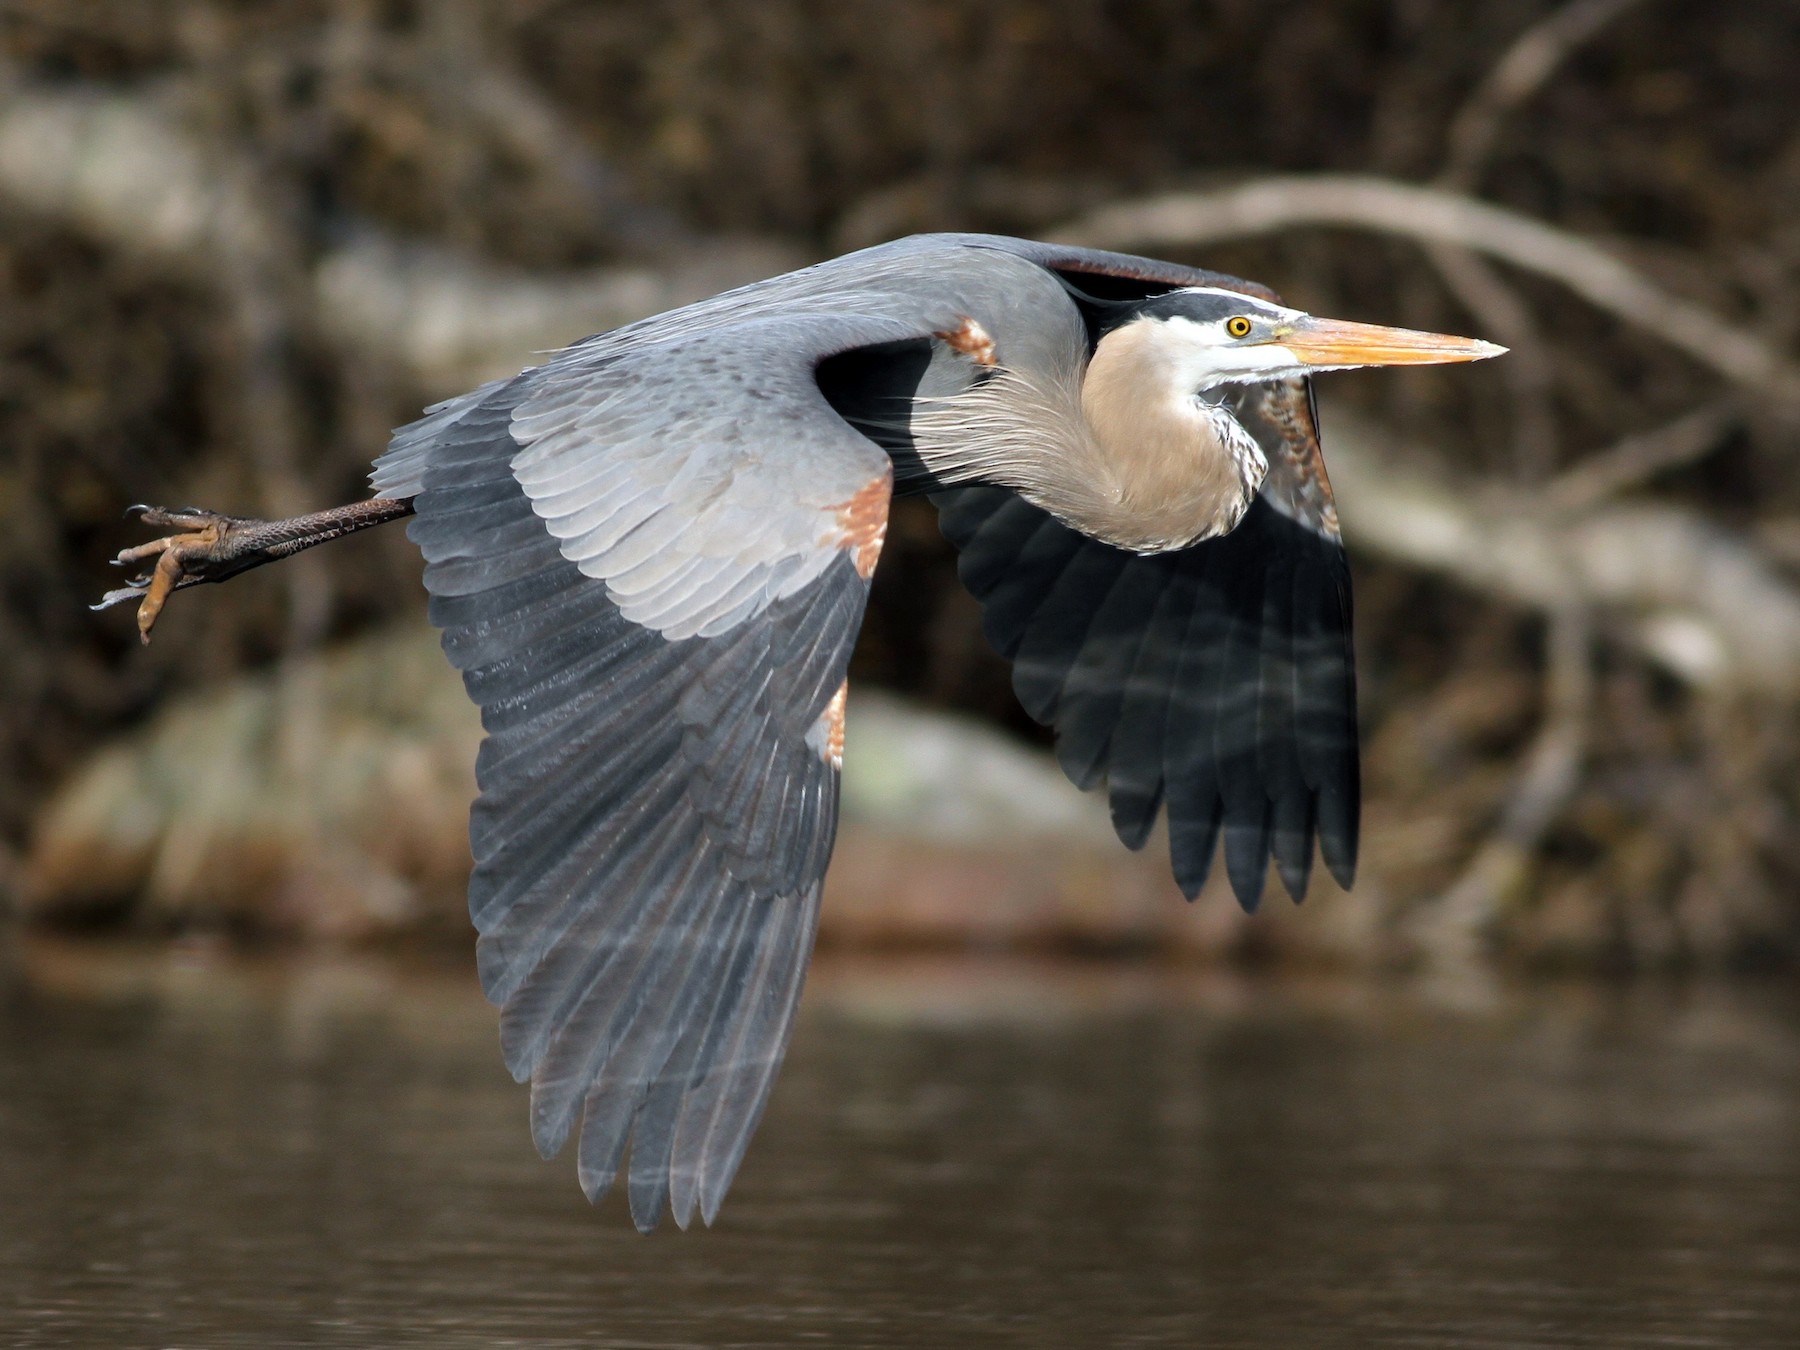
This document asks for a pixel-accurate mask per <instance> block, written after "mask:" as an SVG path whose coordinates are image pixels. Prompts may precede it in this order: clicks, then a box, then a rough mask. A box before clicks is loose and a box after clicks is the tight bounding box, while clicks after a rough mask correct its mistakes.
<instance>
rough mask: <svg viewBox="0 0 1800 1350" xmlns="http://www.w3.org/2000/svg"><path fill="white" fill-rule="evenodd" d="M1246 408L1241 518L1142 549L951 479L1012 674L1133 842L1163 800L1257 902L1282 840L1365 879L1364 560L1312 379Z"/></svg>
mask: <svg viewBox="0 0 1800 1350" xmlns="http://www.w3.org/2000/svg"><path fill="white" fill-rule="evenodd" d="M1017 251H1018V252H1020V253H1021V254H1022V255H1024V256H1028V257H1030V258H1032V259H1033V260H1034V261H1036V262H1038V263H1039V264H1040V265H1041V266H1044V267H1047V268H1050V269H1052V270H1054V271H1057V272H1059V273H1062V274H1064V275H1066V276H1067V277H1069V279H1070V280H1071V281H1073V282H1074V283H1075V284H1076V285H1077V286H1078V287H1080V288H1081V289H1083V290H1085V291H1086V292H1088V293H1090V294H1096V295H1105V298H1113V296H1112V295H1111V294H1107V292H1108V291H1109V288H1110V290H1111V291H1113V292H1116V293H1117V295H1119V296H1128V295H1144V294H1151V293H1154V292H1155V291H1157V290H1162V289H1168V288H1170V287H1174V286H1189V285H1208V286H1222V287H1226V288H1229V289H1236V290H1241V291H1244V292H1245V293H1247V294H1252V295H1256V296H1258V297H1261V298H1265V299H1274V298H1275V297H1274V295H1273V293H1272V292H1270V291H1268V290H1267V289H1266V288H1264V287H1261V286H1257V285H1254V284H1253V283H1249V282H1244V281H1240V280H1238V279H1237V278H1234V277H1227V276H1222V275H1220V274H1218V273H1212V272H1202V271H1198V270H1195V269H1190V268H1183V267H1178V266H1175V265H1173V264H1168V263H1157V262H1152V261H1149V260H1146V259H1142V258H1132V257H1127V256H1124V255H1119V254H1111V253H1101V252H1096V251H1092V250H1085V249H1076V248H1068V247H1062V246H1055V245H1046V244H1022V245H1019V246H1018V248H1017ZM1233 397H1234V401H1235V404H1236V412H1237V414H1238V417H1239V419H1240V421H1242V422H1243V424H1244V426H1245V427H1246V428H1247V429H1248V430H1249V431H1250V432H1251V434H1252V435H1254V436H1255V437H1256V438H1257V440H1258V442H1259V443H1260V444H1261V446H1262V447H1263V450H1264V453H1265V454H1266V455H1267V457H1268V460H1269V473H1268V475H1267V477H1266V478H1265V480H1264V482H1263V486H1262V491H1261V493H1260V495H1259V497H1258V500H1257V501H1256V502H1255V503H1254V504H1253V505H1252V507H1251V509H1250V511H1249V512H1248V513H1247V514H1246V516H1245V518H1244V520H1243V521H1242V522H1241V523H1240V524H1239V525H1238V527H1237V528H1236V529H1235V530H1233V531H1232V532H1231V533H1230V534H1228V535H1225V536H1222V537H1220V538H1217V539H1211V540H1208V541H1206V542H1204V543H1201V544H1198V545H1195V546H1194V547H1191V548H1187V549H1182V550H1178V551H1175V552H1170V553H1162V554H1156V555H1152V556H1142V555H1137V554H1132V553H1127V552H1124V551H1122V550H1119V549H1115V548H1112V547H1110V546H1108V545H1106V544H1102V543H1100V542H1098V541H1096V540H1093V539H1089V538H1087V537H1085V536H1083V535H1081V534H1079V533H1077V532H1076V531H1074V530H1071V529H1069V528H1068V527H1067V526H1064V525H1062V524H1060V523H1059V522H1057V521H1056V520H1054V519H1052V518H1051V517H1050V516H1049V515H1048V514H1046V513H1045V512H1043V511H1040V510H1039V509H1037V508H1036V507H1033V506H1031V505H1030V504H1029V503H1027V502H1025V501H1023V500H1022V499H1020V498H1018V497H1016V496H1014V495H1013V494H1012V493H1010V492H1008V491H1006V490H1004V489H999V488H988V487H969V488H956V489H952V490H950V491H946V492H939V493H935V494H933V500H934V501H935V502H936V503H937V505H938V507H939V521H940V524H941V525H942V527H943V530H944V533H945V534H946V535H947V536H948V537H949V539H950V540H951V542H952V543H953V544H955V545H956V547H957V549H958V550H959V552H960V554H961V558H960V561H959V572H960V574H961V576H962V579H963V581H964V583H965V584H966V585H967V586H968V587H969V589H970V590H971V591H972V592H973V593H974V595H975V596H976V598H977V599H978V600H979V601H980V602H981V604H982V609H983V623H984V626H985V628H986V631H987V634H988V637H989V639H990V640H991V641H992V642H993V643H994V645H995V646H996V647H997V648H998V649H999V651H1000V652H1001V653H1002V654H1003V655H1004V656H1006V657H1007V658H1008V659H1009V660H1010V661H1012V663H1013V686H1014V689H1015V690H1016V691H1017V693H1018V695H1019V698H1020V701H1021V702H1022V703H1023V704H1024V706H1025V709H1026V711H1027V712H1029V713H1030V714H1031V715H1032V716H1033V717H1034V718H1035V719H1037V720H1038V721H1039V722H1042V723H1044V724H1045V725H1048V726H1051V727H1054V728H1055V730H1056V737H1057V756H1058V759H1059V760H1060V761H1061V763H1062V766H1063V769H1064V771H1065V772H1066V773H1067V774H1068V775H1069V777H1070V778H1071V779H1072V780H1073V781H1074V782H1075V783H1076V784H1078V785H1079V786H1081V787H1083V788H1088V787H1092V786H1095V785H1097V784H1099V783H1101V782H1102V781H1104V782H1105V783H1106V785H1107V788H1108V792H1109V796H1110V803H1111V807H1112V816H1113V825H1114V828H1115V829H1116V830H1117V832H1118V835H1119V838H1120V839H1121V840H1122V841H1124V842H1125V843H1126V844H1127V845H1128V846H1130V847H1132V848H1141V847H1142V846H1143V844H1144V842H1145V840H1146V839H1147V837H1148V836H1149V833H1150V829H1151V827H1152V826H1153V825H1154V823H1155V820H1156V816H1157V812H1158V810H1159V809H1160V808H1162V807H1163V806H1164V805H1165V804H1166V806H1167V809H1168V819H1169V844H1170V852H1171V857H1172V862H1173V864H1174V869H1175V876H1176V880H1177V881H1178V882H1179V884H1180V885H1181V888H1182V890H1183V891H1184V892H1185V893H1186V894H1187V895H1188V896H1189V897H1190V898H1191V897H1193V896H1194V895H1196V894H1197V893H1198V892H1199V890H1200V887H1201V886H1202V885H1203V884H1204V883H1205V880H1206V876H1207V873H1208V871H1209V870H1210V868H1211V865H1212V859H1213V855H1214V852H1215V850H1216V847H1217V843H1218V840H1219V837H1220V835H1221V834H1223V836H1224V841H1225V864H1226V873H1227V875H1228V877H1229V878H1230V881H1231V886H1232V889H1233V891H1234V892H1235V893H1236V895H1237V897H1238V900H1239V901H1240V902H1241V903H1242V904H1243V905H1244V907H1245V908H1246V909H1254V908H1255V907H1256V905H1257V903H1258V902H1259V900H1260V899H1261V896H1262V891H1263V883H1264V879H1265V877H1266V875H1267V871H1268V865H1269V860H1270V858H1271V857H1272V858H1273V859H1274V861H1275V864H1276V868H1277V870H1278V871H1279V873H1280V875H1281V878H1282V882H1283V884H1284V885H1285V886H1286V888H1287V890H1288V893H1289V894H1290V895H1292V896H1293V897H1294V898H1295V899H1296V900H1298V899H1300V898H1301V897H1302V896H1303V895H1304V894H1305V891H1306V885H1307V880H1308V877H1309V875H1310V871H1311V865H1312V857H1313V841H1314V838H1315V837H1316V838H1317V839H1318V841H1319V851H1320V853H1321V854H1322V855H1323V857H1324V860H1325V864H1326V866H1327V868H1329V870H1330V871H1331V873H1332V875H1333V877H1334V878H1335V879H1336V880H1337V882H1338V883H1339V884H1340V885H1342V886H1345V887H1348V886H1349V885H1350V884H1351V882H1352V880H1353V878H1354V875H1355V870H1356V849H1357V834H1358V829H1359V818H1360V800H1361V793H1360V770H1359V765H1358V754H1357V739H1356V680H1355V667H1354V656H1353V652H1352V649H1351V602H1350V575H1349V569H1348V566H1347V562H1346V559H1345V555H1344V549H1343V542H1342V540H1341V538H1340V537H1339V534H1338V523H1337V512H1336V508H1335V505H1334V504H1333V501H1332V496H1331V485H1330V482H1329V481H1328V480H1327V478H1326V476H1325V467H1324V461H1323V458H1322V456H1321V454H1320V450H1319V440H1318V429H1317V423H1316V420H1315V418H1314V415H1313V408H1312V395H1311V390H1310V388H1309V387H1308V385H1307V384H1306V382H1305V381H1300V380H1294V381H1287V382H1282V383H1275V384H1260V385H1244V386H1240V387H1239V388H1238V389H1237V390H1236V391H1235V392H1234V395H1233Z"/></svg>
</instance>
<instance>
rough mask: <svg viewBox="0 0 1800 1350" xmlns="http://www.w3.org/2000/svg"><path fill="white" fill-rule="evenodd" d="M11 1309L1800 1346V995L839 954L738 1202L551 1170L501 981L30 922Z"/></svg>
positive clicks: (1064, 1335)
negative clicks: (890, 962) (174, 948)
mask: <svg viewBox="0 0 1800 1350" xmlns="http://www.w3.org/2000/svg"><path fill="white" fill-rule="evenodd" d="M4 988H5V989H6V993H5V995H4V998H0V1343H4V1344H7V1345H26V1346H30V1345H50V1344H77V1345H96V1346H99V1345H134V1346H140V1345H141V1346H273V1345H284V1344H293V1345H301V1344H304V1345H341V1346H377V1345H404V1344H415V1343H421V1344H422V1343H429V1344H431V1345H434V1346H465V1345H493V1344H522V1345H582V1346H589V1345H593V1346H677V1345H697V1346H733V1345H745V1346H762V1345H793V1344H818V1345H826V1346H834V1347H836V1346H864V1345H867V1346H933V1347H938V1346H971V1345H973V1346H981V1345H1017V1346H1052V1345H1059V1346H1060V1345H1069V1346H1100V1345H1106V1346H1113V1345H1226V1346H1282V1347H1312V1346H1320V1347H1323V1346H1370V1345H1397V1346H1412V1345H1419V1346H1425V1345H1432V1346H1438V1345H1445V1346H1448V1345H1455V1346H1508V1347H1512V1346H1540V1345H1541V1346H1559V1347H1560V1346H1576V1345H1605V1346H1618V1345H1671V1346H1712V1345H1752V1346H1786V1345H1795V1344H1800V1002H1797V1001H1796V1000H1795V999H1794V998H1793V997H1791V996H1788V995H1786V994H1785V993H1783V992H1781V991H1777V990H1771V989H1761V990H1756V991H1751V992H1744V991H1736V992H1732V993H1726V992H1722V991H1694V990H1688V991H1685V992H1672V991H1668V990H1661V991H1648V990H1635V991H1628V992H1619V991H1612V992H1594V991H1585V992H1583V991H1570V990H1566V989H1522V990H1508V991H1502V992H1500V993H1498V994H1495V995H1493V996H1492V997H1489V998H1484V999H1479V1000H1472V999H1468V998H1464V999H1461V1000H1459V1001H1458V1002H1455V1003H1445V1002H1443V1001H1440V1000H1436V999H1433V998H1431V997H1429V996H1425V995H1420V994H1397V993H1392V992H1388V993H1381V992H1376V991H1372V990H1370V989H1368V988H1360V989H1359V988H1356V987H1341V986H1332V987H1322V986H1319V985H1316V984H1315V985H1293V984H1270V985H1256V984H1247V983H1241V982H1233V981H1229V980H1221V979H1219V978H1217V977H1202V976H1197V975H1193V974H1191V973H1189V974H1167V973H1165V974H1161V975H1144V974H1131V973H1108V972H1105V971H1100V970H1093V969H1088V970H1078V971H1075V972H1069V971H1066V970H1065V971H1061V972H1058V971H1056V970H1054V969H1030V968H1024V967H1020V966H1007V965H998V966H982V965H965V966H960V967H943V966H937V967H927V968H921V969H914V970H912V971H907V972H895V971H894V970H893V968H891V967H884V966H857V965H849V964H845V963H842V962H835V963H834V962H827V963H826V964H825V965H824V966H823V967H822V968H821V970H820V972H819V974H818V976H817V978H816V979H815V982H814V986H813V988H812V990H811V992H810V994H809V1002H808V1011H807V1016H806V1020H805V1022H804V1024H803V1026H802V1029H801V1032H800V1034H799V1037H798V1039H797V1041H796V1043H795V1046H794V1050H793V1054H792V1056H791V1058H790V1060H789V1064H788V1068H787V1072H786V1074H785V1075H784V1078H783V1080H782V1083H781V1086H780V1088H779V1090H778V1093H777V1096H776V1099H775V1103H774V1106H773V1107H772V1109H771V1110H770V1113H769V1116H768V1118H767V1120H766V1121H765V1123H764V1125H763V1127H762V1131H761V1134H760V1136H759V1137H758V1139H757V1141H756V1144H755V1145H754V1146H753V1148H752V1151H751V1154H750V1158H749V1161H748V1163H747V1165H746V1167H745V1171H744V1174H743V1175H742V1177H741V1178H740V1180H739V1183H738V1186H737V1188H736V1190H735V1192H734V1194H733V1195H732V1197H731V1199H730V1200H729V1202H728V1203H727V1205H726V1209H725V1214H724V1216H723V1218H722V1220H721V1224H720V1227H719V1228H718V1229H717V1230H715V1231H713V1232H710V1233H709V1232H696V1233H690V1234H687V1235H685V1236H683V1235H680V1234H677V1233H675V1232H673V1230H670V1231H668V1232H665V1233H661V1234H659V1235H657V1236H656V1237H654V1238H651V1239H648V1240H645V1239H642V1238H639V1237H638V1236H636V1234H635V1233H633V1232H632V1231H631V1230H630V1228H629V1225H628V1223H627V1222H626V1219H625V1216H624V1213H623V1207H622V1205H618V1204H609V1205H608V1206H607V1207H606V1208H605V1209H604V1210H603V1211H602V1212H601V1213H599V1214H595V1213H593V1212H591V1211H590V1210H589V1209H588V1208H587V1206H586V1204H585V1203H584V1202H582V1201H581V1199H580V1197H579V1193H578V1191H577V1190H576V1187H575V1185H574V1180H573V1166H572V1164H568V1163H559V1164H552V1165H544V1164H542V1163H540V1162H538V1161H537V1159H536V1156H535V1155H534V1154H533V1153H532V1152H531V1149H530V1145H529V1142H528V1140H527V1136H526V1125H525V1101H524V1097H523V1094H522V1093H521V1091H520V1090H519V1089H517V1088H515V1087H514V1086H513V1084H512V1083H511V1081H510V1080H509V1079H508V1078H507V1077H506V1075H505V1074H504V1072H503V1071H502V1070H501V1069H500V1067H499V1064H498V1056H497V1054H496V1051H495V1043H494V1023H493V1015H492V1014H491V1012H489V1010H488V1009H487V1008H486V1005H485V1004H483V1003H482V1002H481V1001H480V999H479V998H478V997H477V996H476V995H475V994H474V993H473V992H472V978H471V977H470V976H469V975H468V974H467V973H466V972H464V971H461V970H456V971H430V970H427V971H419V970H407V969H404V968H400V967H396V966H394V965H392V964H388V963H383V962H379V961H354V960H344V959H339V960H308V961H304V962H281V963H262V964H244V963H240V962H231V961H224V960H219V959H203V958H199V957H196V956H194V955H192V954H189V955H186V956H181V955H175V956H170V955H155V954H146V955H132V954H121V953H113V954H95V953H91V952H85V951H82V950H80V949H71V948H61V947H48V948H46V947H36V946H34V947H32V948H31V949H29V950H28V951H27V952H26V953H25V954H24V955H23V956H22V958H21V959H20V961H19V964H18V969H17V970H16V972H15V973H14V974H13V975H12V976H11V977H9V978H8V979H7V980H6V981H5V982H4Z"/></svg>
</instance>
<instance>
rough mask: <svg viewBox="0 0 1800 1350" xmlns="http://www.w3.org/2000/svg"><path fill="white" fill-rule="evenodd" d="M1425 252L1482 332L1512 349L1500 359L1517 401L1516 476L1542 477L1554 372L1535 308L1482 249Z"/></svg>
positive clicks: (1547, 462)
mask: <svg viewBox="0 0 1800 1350" xmlns="http://www.w3.org/2000/svg"><path fill="white" fill-rule="evenodd" d="M1425 251H1426V254H1427V256H1428V257H1430V259H1431V261H1432V263H1433V264H1434V265H1435V266H1436V267H1437V270H1438V275H1439V276H1441V277H1443V279H1444V284H1445V285H1447V286H1448V287H1449V288H1450V291H1451V293H1452V294H1453V295H1455V296H1456V298H1457V299H1458V300H1460V301H1462V303H1463V305H1464V306H1465V307H1466V308H1467V309H1468V311H1469V312H1470V313H1471V314H1473V315H1474V316H1475V318H1476V320H1477V321H1478V322H1479V323H1480V324H1481V326H1482V331H1483V332H1485V333H1487V334H1489V335H1490V336H1492V337H1494V338H1496V339H1497V340H1499V341H1500V342H1502V343H1504V344H1505V345H1506V346H1507V347H1510V348H1511V349H1512V351H1511V353H1510V357H1509V359H1508V360H1506V361H1505V362H1503V363H1502V367H1503V369H1504V371H1505V374H1506V380H1507V383H1508V384H1509V385H1510V386H1511V387H1512V396H1513V403H1514V405H1515V409H1516V411H1515V414H1514V418H1515V420H1514V425H1513V464H1514V467H1515V468H1516V470H1517V473H1518V477H1519V478H1521V479H1523V480H1526V481H1531V480H1535V479H1539V478H1542V477H1543V476H1544V475H1545V474H1546V473H1548V472H1549V471H1550V468H1551V466H1552V465H1554V464H1555V463H1556V457H1557V454H1556V452H1557V442H1558V440H1559V439H1560V438H1559V437H1558V435H1557V429H1556V408H1555V406H1554V404H1553V403H1552V401H1551V399H1552V395H1553V394H1554V393H1555V388H1556V378H1555V372H1554V371H1553V370H1552V369H1551V366H1550V362H1549V360H1548V358H1547V356H1546V354H1545V349H1544V341H1543V338H1542V336H1541V335H1540V334H1539V332H1538V326H1537V323H1536V321H1535V320H1534V319H1533V318H1532V317H1531V311H1530V310H1529V309H1528V308H1526V305H1525V302H1524V300H1522V299H1521V298H1520V297H1519V294H1518V292H1517V291H1515V290H1513V288H1512V287H1511V286H1508V285H1507V284H1506V281H1505V280H1504V279H1503V278H1502V277H1501V276H1500V274H1499V273H1498V272H1496V271H1495V270H1494V268H1492V267H1490V266H1489V265H1488V264H1487V262H1486V261H1485V260H1484V259H1483V258H1482V257H1481V255H1480V254H1478V253H1473V252H1471V251H1470V250H1468V249H1466V248H1453V247H1451V246H1450V245H1448V244H1432V245H1429V246H1427V248H1426V250H1425Z"/></svg>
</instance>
